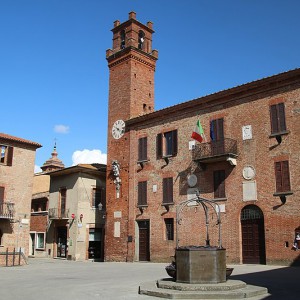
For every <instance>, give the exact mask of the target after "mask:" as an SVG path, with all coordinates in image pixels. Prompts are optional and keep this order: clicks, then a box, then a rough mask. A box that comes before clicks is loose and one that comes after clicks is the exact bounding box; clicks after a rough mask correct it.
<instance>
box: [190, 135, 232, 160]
mask: <svg viewBox="0 0 300 300" xmlns="http://www.w3.org/2000/svg"><path fill="white" fill-rule="evenodd" d="M237 156H238V154H237V141H236V140H233V139H229V138H226V139H224V140H220V141H212V142H209V143H202V144H197V145H195V148H194V149H193V150H192V159H193V161H197V162H199V163H203V164H208V163H214V162H219V161H228V162H229V163H230V164H231V165H235V164H236V161H235V159H236V157H237Z"/></svg>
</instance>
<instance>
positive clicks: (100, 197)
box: [92, 188, 104, 209]
mask: <svg viewBox="0 0 300 300" xmlns="http://www.w3.org/2000/svg"><path fill="white" fill-rule="evenodd" d="M100 203H101V204H102V209H103V205H104V190H103V188H93V189H92V207H93V208H99V204H100Z"/></svg>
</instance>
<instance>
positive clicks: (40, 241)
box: [36, 232, 45, 250]
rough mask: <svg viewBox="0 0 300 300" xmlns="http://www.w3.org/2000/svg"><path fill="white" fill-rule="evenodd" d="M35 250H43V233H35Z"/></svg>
mask: <svg viewBox="0 0 300 300" xmlns="http://www.w3.org/2000/svg"><path fill="white" fill-rule="evenodd" d="M36 249H41V250H42V249H45V233H44V232H37V233H36Z"/></svg>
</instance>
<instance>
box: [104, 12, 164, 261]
mask: <svg viewBox="0 0 300 300" xmlns="http://www.w3.org/2000/svg"><path fill="white" fill-rule="evenodd" d="M152 26H153V24H152V22H147V24H146V25H144V24H142V23H140V22H139V21H137V20H136V13H135V12H130V13H129V19H128V20H127V21H125V22H124V23H122V24H120V22H119V21H115V22H114V28H113V29H112V32H113V47H112V49H108V50H107V51H106V59H107V61H108V67H109V103H108V134H107V136H108V137H107V178H106V232H105V261H133V259H134V238H133V236H134V226H135V224H134V217H133V209H134V204H133V203H132V200H131V199H129V175H130V153H129V151H130V137H131V135H132V134H133V133H131V132H128V131H127V130H126V120H129V119H130V118H133V117H137V116H140V115H144V114H147V113H150V112H152V111H154V72H155V64H156V60H157V58H158V52H157V51H156V50H152V34H153V33H154V31H153V29H152Z"/></svg>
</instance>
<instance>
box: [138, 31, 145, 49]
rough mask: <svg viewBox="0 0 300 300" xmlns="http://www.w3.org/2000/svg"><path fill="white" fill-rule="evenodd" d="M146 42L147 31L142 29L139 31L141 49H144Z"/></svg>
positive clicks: (139, 46)
mask: <svg viewBox="0 0 300 300" xmlns="http://www.w3.org/2000/svg"><path fill="white" fill-rule="evenodd" d="M144 42H145V33H144V31H142V30H140V31H139V45H138V48H139V49H144Z"/></svg>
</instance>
